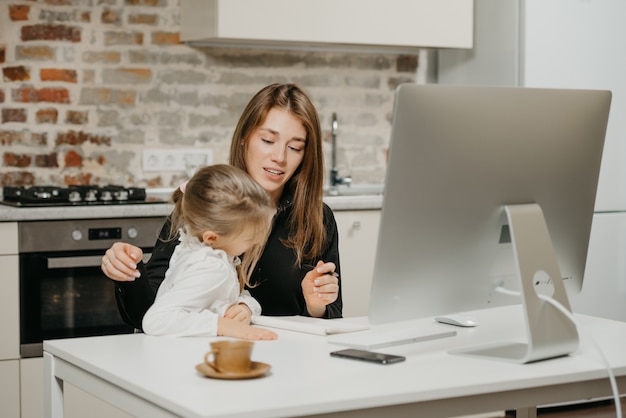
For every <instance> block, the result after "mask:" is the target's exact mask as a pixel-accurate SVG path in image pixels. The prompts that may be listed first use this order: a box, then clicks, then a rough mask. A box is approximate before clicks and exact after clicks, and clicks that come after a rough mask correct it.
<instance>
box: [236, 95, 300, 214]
mask: <svg viewBox="0 0 626 418" xmlns="http://www.w3.org/2000/svg"><path fill="white" fill-rule="evenodd" d="M305 143H306V130H305V129H304V126H303V125H302V123H301V122H300V121H299V120H298V119H296V117H295V116H293V115H292V114H291V113H290V112H289V111H287V110H285V109H283V108H279V107H274V108H272V109H270V111H269V112H268V113H267V116H266V117H265V120H264V121H263V122H262V123H261V124H260V125H259V126H258V127H257V128H256V129H255V130H254V131H252V134H251V135H250V138H248V148H247V152H246V156H245V160H246V167H247V168H248V173H249V174H250V175H251V176H252V178H253V179H254V180H256V182H257V183H259V184H260V185H261V186H262V187H263V188H264V189H265V190H266V191H267V192H268V193H269V195H270V197H271V198H272V200H273V201H274V202H275V203H276V202H278V200H279V199H280V196H281V195H282V193H283V190H284V188H285V184H286V183H287V182H288V181H289V179H290V178H291V176H293V174H294V173H295V171H296V170H297V169H298V167H299V166H300V163H302V159H303V158H304V148H305Z"/></svg>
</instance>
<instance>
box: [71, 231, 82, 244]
mask: <svg viewBox="0 0 626 418" xmlns="http://www.w3.org/2000/svg"><path fill="white" fill-rule="evenodd" d="M72 239H73V240H74V241H80V240H81V239H83V233H82V232H80V230H79V229H75V230H73V231H72Z"/></svg>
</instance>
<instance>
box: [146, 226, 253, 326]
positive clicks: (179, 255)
mask: <svg viewBox="0 0 626 418" xmlns="http://www.w3.org/2000/svg"><path fill="white" fill-rule="evenodd" d="M238 262H239V259H238V258H237V257H234V258H233V257H229V256H228V255H227V254H226V253H225V252H224V251H222V250H215V249H213V248H212V247H210V246H208V245H205V244H203V243H202V242H200V241H199V240H198V239H197V238H195V237H191V236H188V235H187V234H185V233H184V232H182V231H181V233H180V244H179V245H178V246H176V249H175V250H174V254H173V255H172V258H171V259H170V265H169V269H168V270H167V272H166V273H165V280H163V283H161V285H160V286H159V290H158V291H157V295H156V299H155V301H154V304H153V305H152V306H151V307H150V309H148V311H147V312H146V314H145V316H144V318H143V323H142V327H143V331H144V333H146V334H149V335H169V336H179V337H180V336H216V335H217V320H218V318H219V317H223V316H224V313H225V312H226V310H227V309H228V308H229V307H230V306H231V305H235V304H238V303H245V304H246V305H247V306H248V307H249V308H250V310H251V311H252V315H260V314H261V305H259V303H258V302H257V301H256V299H254V298H253V297H252V296H251V295H250V293H249V292H248V291H247V290H244V291H243V292H240V291H239V280H238V279H237V271H236V270H235V265H236V263H238Z"/></svg>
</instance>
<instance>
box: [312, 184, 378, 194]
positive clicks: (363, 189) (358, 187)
mask: <svg viewBox="0 0 626 418" xmlns="http://www.w3.org/2000/svg"><path fill="white" fill-rule="evenodd" d="M384 189H385V185H384V184H351V185H349V186H344V185H339V186H335V187H331V186H326V187H324V196H371V195H382V194H383V191H384Z"/></svg>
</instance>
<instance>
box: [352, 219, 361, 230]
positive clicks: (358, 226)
mask: <svg viewBox="0 0 626 418" xmlns="http://www.w3.org/2000/svg"><path fill="white" fill-rule="evenodd" d="M352 229H353V230H355V229H361V221H354V222H352Z"/></svg>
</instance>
